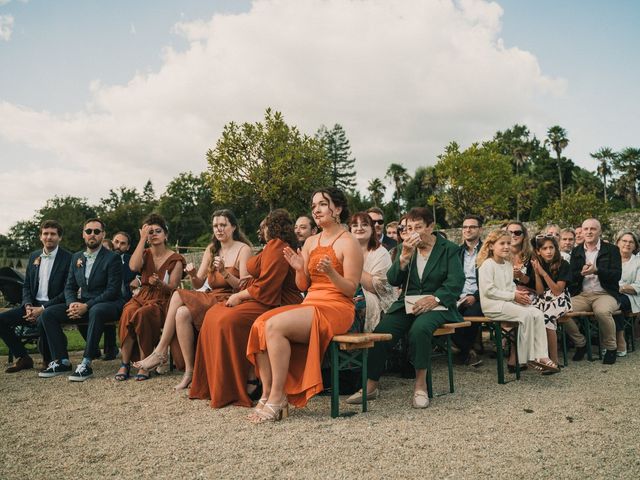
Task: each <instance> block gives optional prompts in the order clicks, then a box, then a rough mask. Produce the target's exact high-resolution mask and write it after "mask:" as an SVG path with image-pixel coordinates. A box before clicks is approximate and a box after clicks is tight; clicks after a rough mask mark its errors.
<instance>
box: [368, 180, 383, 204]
mask: <svg viewBox="0 0 640 480" xmlns="http://www.w3.org/2000/svg"><path fill="white" fill-rule="evenodd" d="M386 190H387V187H385V185H384V183H382V180H380V179H379V178H374V179H373V180H369V185H368V186H367V191H368V192H369V196H370V197H371V201H372V202H373V204H374V205H375V206H376V207H380V206H381V205H382V200H383V199H384V192H385V191H386Z"/></svg>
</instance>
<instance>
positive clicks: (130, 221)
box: [96, 180, 158, 239]
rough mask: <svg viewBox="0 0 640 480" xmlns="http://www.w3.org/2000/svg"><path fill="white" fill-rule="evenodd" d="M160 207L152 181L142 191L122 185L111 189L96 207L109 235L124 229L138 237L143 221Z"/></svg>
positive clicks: (133, 236)
mask: <svg viewBox="0 0 640 480" xmlns="http://www.w3.org/2000/svg"><path fill="white" fill-rule="evenodd" d="M157 208H158V201H157V200H156V198H155V192H154V189H153V184H152V183H151V181H150V180H149V181H147V183H146V184H145V186H144V188H143V191H142V193H141V192H139V191H138V189H136V188H135V187H126V186H124V185H123V186H121V187H119V188H117V189H111V190H109V195H108V196H107V197H105V198H102V199H100V204H99V205H98V206H97V207H96V211H97V213H98V216H99V217H100V218H101V219H102V221H103V222H104V223H105V228H106V230H107V234H108V235H113V234H115V233H116V232H119V231H124V232H127V233H128V234H129V235H131V237H132V238H134V239H135V238H137V237H138V235H139V233H138V232H139V230H140V227H141V226H142V221H143V220H144V218H145V217H146V216H147V215H149V214H150V213H152V212H154V211H155V210H156V209H157Z"/></svg>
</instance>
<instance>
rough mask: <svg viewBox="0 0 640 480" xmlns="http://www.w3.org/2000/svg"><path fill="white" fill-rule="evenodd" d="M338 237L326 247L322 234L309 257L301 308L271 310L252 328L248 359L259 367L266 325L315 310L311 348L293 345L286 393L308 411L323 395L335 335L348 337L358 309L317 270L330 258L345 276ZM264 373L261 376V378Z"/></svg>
mask: <svg viewBox="0 0 640 480" xmlns="http://www.w3.org/2000/svg"><path fill="white" fill-rule="evenodd" d="M340 236H342V234H340V235H338V236H337V237H336V238H335V240H334V241H333V242H332V243H331V245H327V246H322V245H320V242H321V241H322V234H320V238H319V239H318V245H317V246H316V247H315V248H314V249H313V250H312V251H311V253H310V255H309V275H310V277H311V286H310V287H309V291H308V293H307V296H306V297H305V299H304V300H303V301H302V303H301V304H300V305H290V306H286V307H280V308H276V309H273V310H270V311H268V312H266V313H264V314H263V315H260V316H259V317H258V319H257V320H256V321H255V323H254V324H253V327H252V328H251V334H250V335H249V343H248V345H247V358H249V360H250V361H251V363H253V364H254V365H256V370H257V363H256V360H255V355H256V354H258V353H260V352H264V351H266V350H267V340H266V337H265V328H266V324H267V322H268V321H269V319H270V318H271V317H273V316H274V315H277V314H279V313H282V312H286V311H288V310H293V309H296V308H302V307H313V309H314V314H313V321H312V323H311V333H310V335H309V343H308V344H300V343H292V344H291V359H290V361H289V373H288V375H287V380H286V382H285V386H284V391H285V393H286V394H287V396H288V397H289V403H291V404H292V405H294V406H296V407H304V406H305V405H306V404H307V401H308V400H309V399H310V398H311V397H313V396H314V395H316V394H318V393H320V392H322V389H323V386H322V373H321V370H320V367H321V364H322V358H323V356H324V354H325V352H326V351H327V348H328V347H329V342H331V339H332V338H333V336H334V335H339V334H342V333H346V332H347V331H348V330H349V328H350V327H351V324H352V323H353V319H354V314H355V305H354V303H353V299H351V298H350V297H346V296H345V295H343V294H342V292H340V291H339V290H338V289H337V288H336V286H335V285H334V284H333V282H332V281H331V280H329V277H327V275H326V274H325V273H324V272H319V271H318V269H317V266H318V262H319V261H320V260H321V259H322V258H323V257H324V256H325V255H328V256H329V258H331V264H332V266H333V268H334V269H335V270H336V271H337V272H338V273H339V274H340V275H343V274H344V271H343V268H342V264H341V263H340V262H339V261H338V259H337V257H336V252H335V250H334V249H333V244H334V243H335V241H336V240H337V239H338V238H340ZM259 374H260V372H258V375H259Z"/></svg>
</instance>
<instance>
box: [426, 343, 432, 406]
mask: <svg viewBox="0 0 640 480" xmlns="http://www.w3.org/2000/svg"><path fill="white" fill-rule="evenodd" d="M432 354H433V352H429V357H428V358H427V396H428V397H429V398H433V377H432V376H431V356H432Z"/></svg>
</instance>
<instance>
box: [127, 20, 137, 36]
mask: <svg viewBox="0 0 640 480" xmlns="http://www.w3.org/2000/svg"><path fill="white" fill-rule="evenodd" d="M129 33H130V34H131V35H135V34H136V33H138V32H137V31H136V26H135V25H134V24H133V22H131V25H130V26H129Z"/></svg>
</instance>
